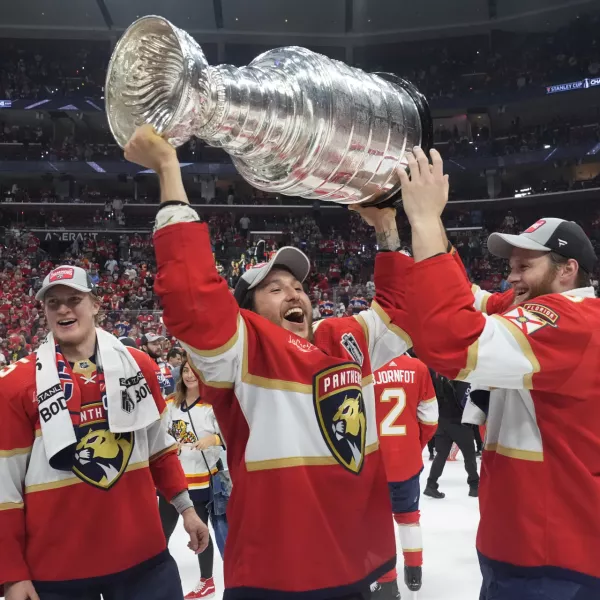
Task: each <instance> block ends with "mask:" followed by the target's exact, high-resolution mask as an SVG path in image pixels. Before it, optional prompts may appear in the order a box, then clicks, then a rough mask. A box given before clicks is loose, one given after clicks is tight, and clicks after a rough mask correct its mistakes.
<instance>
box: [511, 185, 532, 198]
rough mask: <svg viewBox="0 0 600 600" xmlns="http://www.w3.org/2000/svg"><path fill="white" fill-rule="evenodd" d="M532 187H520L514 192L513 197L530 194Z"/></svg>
mask: <svg viewBox="0 0 600 600" xmlns="http://www.w3.org/2000/svg"><path fill="white" fill-rule="evenodd" d="M532 191H533V190H532V189H531V188H530V187H527V188H522V189H520V190H519V191H518V192H515V198H523V197H524V196H531V193H532Z"/></svg>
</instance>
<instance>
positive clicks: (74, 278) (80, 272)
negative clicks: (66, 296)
mask: <svg viewBox="0 0 600 600" xmlns="http://www.w3.org/2000/svg"><path fill="white" fill-rule="evenodd" d="M56 285H66V286H67V287H70V288H73V289H74V290H77V291H79V292H88V293H89V292H93V291H94V289H95V286H94V282H93V281H92V278H91V277H90V275H89V273H88V272H87V271H86V270H85V269H82V268H81V267H73V266H71V265H61V266H60V267H56V269H53V270H52V271H50V273H48V275H46V277H44V281H43V282H42V287H41V288H40V290H39V291H38V293H37V294H36V295H35V299H36V300H43V299H44V296H45V295H46V292H47V291H48V290H49V289H50V288H53V287H54V286H56Z"/></svg>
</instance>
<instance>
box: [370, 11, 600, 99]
mask: <svg viewBox="0 0 600 600" xmlns="http://www.w3.org/2000/svg"><path fill="white" fill-rule="evenodd" d="M540 18H543V16H541V17H540ZM599 23H600V13H599V12H598V11H594V12H591V13H589V14H581V15H579V16H578V17H577V18H576V19H574V20H573V21H571V22H570V23H568V24H567V25H565V26H564V27H562V28H561V29H559V30H558V31H554V32H546V31H544V32H528V33H512V32H502V31H493V32H492V33H491V35H490V36H472V37H469V36H464V37H463V38H461V39H457V40H454V39H450V40H448V39H438V40H428V42H427V43H426V44H414V43H412V44H408V43H406V44H398V45H397V46H398V47H397V48H395V52H393V53H391V54H392V56H389V57H386V56H382V57H380V59H379V60H380V62H381V64H380V65H377V68H375V69H373V70H387V71H389V70H392V71H393V72H395V73H398V74H400V75H403V76H405V77H407V78H408V79H410V80H411V81H413V82H414V83H415V84H416V85H417V87H419V89H420V90H421V91H422V92H423V93H424V94H425V95H426V96H427V97H428V98H430V99H435V98H452V97H465V96H469V95H473V94H488V95H494V94H498V93H502V92H516V93H519V92H521V91H526V90H528V89H532V88H538V89H544V87H545V86H547V85H550V84H556V83H567V82H571V81H577V80H579V79H583V78H586V77H598V75H599V74H600V46H599V45H598V43H597V29H598V24H599ZM411 46H412V51H411ZM399 61H402V62H401V63H399ZM365 66H367V65H365Z"/></svg>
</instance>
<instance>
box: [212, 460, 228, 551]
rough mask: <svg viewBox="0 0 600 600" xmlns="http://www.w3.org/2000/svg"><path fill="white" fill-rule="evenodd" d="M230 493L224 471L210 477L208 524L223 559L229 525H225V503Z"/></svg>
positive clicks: (226, 475)
mask: <svg viewBox="0 0 600 600" xmlns="http://www.w3.org/2000/svg"><path fill="white" fill-rule="evenodd" d="M230 491H231V480H230V479H229V475H228V474H226V473H225V472H224V471H219V472H218V473H217V474H216V475H213V477H212V492H213V494H212V496H213V497H212V500H211V502H210V504H209V512H210V522H211V523H212V526H213V529H214V531H215V542H216V543H217V548H218V549H219V553H220V554H221V558H223V556H224V553H225V541H226V540H227V532H228V531H229V524H228V523H227V514H226V510H227V503H228V502H229V494H230Z"/></svg>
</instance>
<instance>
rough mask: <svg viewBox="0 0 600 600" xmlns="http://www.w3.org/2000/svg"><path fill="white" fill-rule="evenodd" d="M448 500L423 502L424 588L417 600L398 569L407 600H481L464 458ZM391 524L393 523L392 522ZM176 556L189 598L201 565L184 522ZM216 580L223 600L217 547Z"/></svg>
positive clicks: (452, 474)
mask: <svg viewBox="0 0 600 600" xmlns="http://www.w3.org/2000/svg"><path fill="white" fill-rule="evenodd" d="M424 460H425V469H424V471H423V473H422V476H421V491H422V490H423V489H424V488H425V482H426V479H427V474H428V472H429V467H430V465H431V463H430V462H429V461H428V460H427V458H425V459H424ZM439 484H440V491H442V492H444V493H445V494H446V497H445V498H444V499H443V500H434V499H433V498H428V497H427V496H421V526H422V528H423V547H424V558H423V561H424V565H423V587H422V588H421V591H420V592H418V593H417V594H414V595H413V596H411V592H409V591H408V590H407V589H406V587H404V575H403V573H402V570H401V569H400V568H398V575H399V584H400V591H401V594H402V600H411V598H412V599H413V600H414V599H415V598H418V600H477V599H478V598H479V588H480V585H481V575H480V572H479V565H478V563H477V553H476V551H475V533H476V531H477V523H478V521H479V507H478V501H477V499H476V498H470V497H469V496H468V491H469V488H468V486H467V474H466V472H465V469H464V463H463V461H462V456H461V455H460V454H459V455H458V461H457V462H448V463H446V467H445V469H444V473H443V475H442V476H441V478H440V481H439ZM390 518H391V517H390ZM397 544H398V558H399V561H398V564H399V565H401V564H402V550H401V549H400V542H399V540H397ZM169 548H170V550H171V553H172V554H173V556H174V557H175V560H176V561H177V564H178V565H179V572H180V573H181V577H182V580H183V587H184V593H187V592H189V591H190V590H191V589H192V588H193V587H194V586H195V585H196V583H197V581H198V577H199V570H198V561H197V559H196V557H195V556H194V555H193V554H192V552H191V551H190V550H188V548H187V537H186V533H185V531H184V530H183V527H182V525H181V520H180V522H179V523H178V525H177V529H176V530H175V533H174V534H173V537H172V538H171V543H170V545H169ZM214 577H215V584H216V587H217V594H216V596H215V598H221V596H222V594H223V563H222V561H221V557H220V555H219V552H218V550H217V548H216V547H215V564H214Z"/></svg>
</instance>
